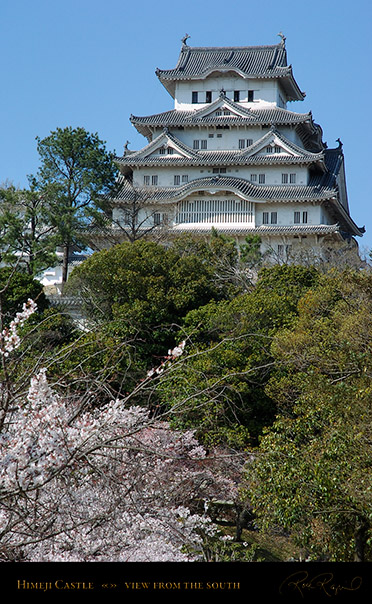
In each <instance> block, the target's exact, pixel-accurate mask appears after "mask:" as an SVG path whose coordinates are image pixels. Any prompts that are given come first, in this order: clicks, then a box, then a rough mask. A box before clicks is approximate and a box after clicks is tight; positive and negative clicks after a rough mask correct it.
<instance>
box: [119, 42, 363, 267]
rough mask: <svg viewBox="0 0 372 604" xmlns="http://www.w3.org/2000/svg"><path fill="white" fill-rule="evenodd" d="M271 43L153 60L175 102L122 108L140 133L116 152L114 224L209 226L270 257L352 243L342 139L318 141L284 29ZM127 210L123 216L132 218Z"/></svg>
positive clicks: (195, 229) (185, 50)
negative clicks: (163, 62)
mask: <svg viewBox="0 0 372 604" xmlns="http://www.w3.org/2000/svg"><path fill="white" fill-rule="evenodd" d="M279 36H280V41H279V42H278V43H277V44H275V45H271V46H246V47H245V46H244V47H240V46H239V47H192V46H189V44H188V38H189V36H187V35H186V36H185V37H184V38H183V40H182V47H181V51H180V55H179V57H178V61H177V64H176V66H175V67H174V68H173V69H157V70H156V75H157V77H158V79H159V81H160V83H161V84H162V85H163V86H164V87H165V89H166V90H167V92H168V93H169V94H170V95H171V97H172V98H173V99H174V108H173V109H171V110H168V111H165V112H163V113H158V114H154V115H148V116H144V117H139V116H134V115H132V116H131V117H130V120H131V123H132V124H133V126H134V127H135V128H136V129H137V131H138V132H139V133H140V134H141V135H143V136H144V137H145V139H146V144H145V145H144V146H143V148H141V149H139V150H137V151H132V150H129V149H128V145H126V146H125V149H124V153H123V156H122V157H118V158H117V163H118V166H119V169H120V177H119V185H120V187H119V189H118V193H117V194H116V196H115V200H114V209H113V218H114V221H113V222H114V225H115V224H121V226H122V227H123V226H125V225H126V223H129V222H130V216H131V208H132V207H133V204H134V203H135V204H136V207H137V208H139V207H140V210H138V211H137V213H136V217H135V219H136V222H137V224H138V225H139V226H140V228H141V229H146V228H147V229H151V228H154V227H157V226H162V225H163V226H166V228H167V229H168V233H169V234H170V235H171V234H172V233H174V232H176V233H178V232H185V231H186V232H192V233H193V234H197V233H201V234H206V233H208V232H211V230H212V228H213V227H214V228H215V229H216V230H217V231H218V232H220V233H224V234H229V235H231V236H233V237H235V238H236V239H237V240H238V241H244V239H245V237H246V236H247V235H252V234H258V235H260V237H261V241H262V249H263V250H265V249H271V250H274V251H275V252H277V254H278V255H279V256H283V255H286V254H288V251H294V250H296V249H297V250H299V249H301V246H302V247H303V246H307V247H309V246H310V247H311V248H313V249H317V250H321V249H322V246H323V245H324V244H326V245H327V244H337V243H343V242H345V241H349V242H351V244H352V245H353V246H354V247H356V243H355V239H354V237H355V236H361V235H362V234H363V231H364V229H363V228H360V227H358V226H357V225H356V224H355V223H354V221H353V220H352V218H351V216H350V212H349V204H348V196H347V189H346V181H345V167H344V153H343V146H342V143H341V141H336V142H335V148H328V146H327V144H326V143H324V142H323V140H322V137H323V131H322V128H321V127H320V126H319V125H317V124H316V123H315V122H314V120H313V117H312V114H311V112H309V113H297V112H295V111H292V110H290V109H288V106H289V103H291V102H294V101H302V100H303V99H304V98H305V93H304V92H302V91H301V89H300V87H299V85H298V84H297V81H296V80H295V78H294V75H293V70H292V67H291V65H288V63H287V51H286V46H285V37H284V36H283V34H279ZM132 218H133V216H132Z"/></svg>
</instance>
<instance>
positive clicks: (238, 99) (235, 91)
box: [234, 90, 240, 103]
mask: <svg viewBox="0 0 372 604" xmlns="http://www.w3.org/2000/svg"><path fill="white" fill-rule="evenodd" d="M234 101H235V103H239V101H240V90H234Z"/></svg>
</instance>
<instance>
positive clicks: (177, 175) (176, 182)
mask: <svg viewBox="0 0 372 604" xmlns="http://www.w3.org/2000/svg"><path fill="white" fill-rule="evenodd" d="M180 183H181V177H180V175H179V174H175V175H174V184H175V185H179V184H180Z"/></svg>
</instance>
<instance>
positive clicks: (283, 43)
mask: <svg viewBox="0 0 372 604" xmlns="http://www.w3.org/2000/svg"><path fill="white" fill-rule="evenodd" d="M278 36H280V37H281V39H282V41H281V42H280V44H281V45H282V46H283V48H285V41H286V39H287V38H286V37H285V35H284V34H283V32H281V31H280V32H279V33H278Z"/></svg>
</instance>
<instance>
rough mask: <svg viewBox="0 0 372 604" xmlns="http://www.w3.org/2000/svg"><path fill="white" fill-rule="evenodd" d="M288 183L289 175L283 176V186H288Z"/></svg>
mask: <svg viewBox="0 0 372 604" xmlns="http://www.w3.org/2000/svg"><path fill="white" fill-rule="evenodd" d="M287 183H288V174H282V185H286V184H287Z"/></svg>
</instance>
